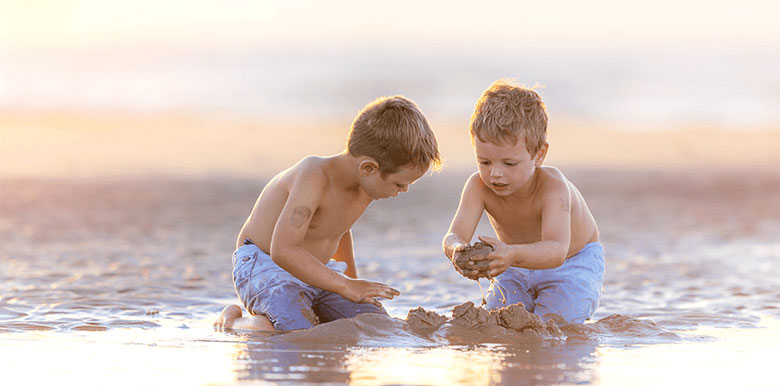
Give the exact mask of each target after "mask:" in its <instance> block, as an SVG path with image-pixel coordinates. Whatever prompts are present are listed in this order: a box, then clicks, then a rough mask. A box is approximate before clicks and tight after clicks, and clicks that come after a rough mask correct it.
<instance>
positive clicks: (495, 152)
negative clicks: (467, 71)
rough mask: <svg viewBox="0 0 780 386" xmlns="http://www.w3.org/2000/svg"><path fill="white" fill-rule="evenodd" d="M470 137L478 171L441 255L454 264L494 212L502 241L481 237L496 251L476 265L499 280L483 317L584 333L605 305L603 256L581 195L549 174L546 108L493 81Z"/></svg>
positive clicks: (472, 274) (469, 273) (532, 96)
mask: <svg viewBox="0 0 780 386" xmlns="http://www.w3.org/2000/svg"><path fill="white" fill-rule="evenodd" d="M470 133H471V142H472V145H473V146H474V152H475V154H476V158H477V163H478V168H479V171H478V172H476V173H474V174H472V175H471V177H469V179H468V180H467V181H466V184H465V186H464V188H463V192H462V195H461V199H460V205H459V206H458V210H457V212H456V213H455V217H454V218H453V220H452V224H451V225H450V229H449V231H448V233H447V235H446V236H445V237H444V240H443V242H442V244H443V248H444V253H445V254H446V255H447V256H448V257H449V258H450V259H451V260H453V261H454V259H453V257H454V255H457V254H458V253H459V252H461V251H463V250H464V249H465V248H466V247H468V246H469V242H470V240H471V238H472V236H473V235H474V231H475V230H476V227H477V224H478V223H479V219H480V217H481V216H482V212H483V211H484V212H487V215H488V219H489V220H490V223H491V225H492V226H493V229H494V230H495V232H496V235H497V236H498V238H497V239H496V238H493V237H488V236H483V235H480V236H479V239H480V240H481V241H483V242H485V243H487V244H490V245H491V246H492V247H493V250H492V251H491V252H490V253H489V254H488V255H486V256H482V257H477V258H474V259H473V260H476V261H479V260H488V261H490V265H489V271H488V273H489V275H490V276H492V277H493V278H494V279H495V280H494V281H493V283H492V284H491V287H490V290H489V291H488V296H487V298H486V300H487V304H486V307H487V308H488V309H496V308H501V307H505V306H508V305H510V304H515V303H522V304H523V305H524V306H525V308H526V310H528V311H529V312H533V313H535V314H537V315H538V316H540V317H542V318H543V319H545V320H547V319H553V320H555V321H556V322H558V323H559V324H560V323H564V324H565V323H583V322H584V321H585V319H588V318H589V317H590V316H591V315H592V314H593V312H594V311H595V310H596V308H597V307H598V304H599V298H600V297H601V287H602V283H603V281H604V249H603V248H602V246H601V244H600V243H599V231H598V227H597V226H596V221H595V220H594V218H593V215H592V214H591V213H590V210H589V209H588V205H587V204H586V203H585V199H584V198H583V197H582V194H580V192H579V191H578V190H577V188H576V187H575V186H574V184H572V183H571V182H570V181H569V180H568V179H566V177H565V176H564V175H563V173H561V171H560V170H558V169H556V168H554V167H551V166H542V161H544V158H545V156H546V155H547V150H548V148H549V144H548V143H547V112H546V111H545V105H544V103H543V102H542V98H541V97H540V96H539V94H537V93H536V92H535V91H533V90H531V89H527V88H524V87H521V86H517V85H514V84H512V83H509V82H506V81H501V80H499V81H496V82H495V83H493V84H492V85H491V86H490V87H489V88H488V89H487V90H485V92H484V93H483V94H482V97H481V98H480V99H479V100H478V101H477V104H476V107H475V111H474V114H473V115H472V117H471V123H470ZM469 264H470V265H474V263H473V262H472V263H469ZM453 265H454V264H453ZM455 269H456V270H457V271H458V272H459V273H461V274H462V275H463V276H466V277H469V278H476V277H477V275H478V274H479V271H477V270H468V269H466V270H461V269H460V268H458V267H457V265H455Z"/></svg>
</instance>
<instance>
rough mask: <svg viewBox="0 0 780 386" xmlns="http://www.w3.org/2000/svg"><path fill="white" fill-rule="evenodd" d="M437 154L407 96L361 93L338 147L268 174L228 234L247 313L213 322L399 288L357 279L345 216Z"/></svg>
mask: <svg viewBox="0 0 780 386" xmlns="http://www.w3.org/2000/svg"><path fill="white" fill-rule="evenodd" d="M440 164H441V156H440V154H439V151H438V145H437V143H436V138H435V137H434V134H433V131H431V129H430V127H429V126H428V122H427V120H426V119H425V116H424V115H423V114H422V112H421V111H420V109H419V108H418V107H417V105H416V104H415V103H414V102H412V101H411V100H409V99H407V98H405V97H403V96H393V97H383V98H379V99H377V100H375V101H373V102H371V103H369V104H368V105H367V106H366V107H365V108H364V109H363V110H362V111H361V112H360V113H359V114H358V116H357V117H356V118H355V120H354V122H353V123H352V128H351V130H350V133H349V138H348V140H347V146H346V149H345V150H344V151H343V152H342V153H339V154H336V155H333V156H329V157H319V156H309V157H306V158H304V159H303V160H301V161H299V162H298V163H297V164H295V165H293V166H292V167H291V168H289V169H287V170H284V171H283V172H281V173H279V174H278V175H276V177H274V178H273V179H271V181H270V182H268V184H267V185H266V186H265V188H263V190H262V192H261V193H260V196H259V197H258V199H257V202H256V203H255V206H254V208H253V209H252V212H251V213H250V214H249V217H248V218H247V220H246V222H245V223H244V226H243V228H242V229H241V232H240V233H239V235H238V240H237V244H236V248H237V249H236V251H235V253H234V254H233V282H234V284H235V288H236V293H237V294H238V297H239V299H240V300H241V302H242V303H243V305H244V307H245V308H246V309H247V311H248V312H249V314H250V316H248V317H242V312H241V308H240V307H238V306H236V305H229V306H227V307H225V309H224V310H223V311H222V314H221V315H220V316H219V318H218V319H217V321H216V322H215V323H214V324H215V326H217V327H222V328H237V329H254V330H267V331H274V330H278V331H288V330H295V329H302V328H309V327H312V326H314V325H316V324H318V323H324V322H328V321H331V320H335V319H341V318H349V317H354V316H355V315H357V314H361V313H366V312H370V313H382V314H386V312H385V310H384V308H383V307H382V305H381V304H380V303H379V302H378V301H377V300H376V299H375V298H376V297H382V298H387V299H392V298H393V297H394V296H397V295H399V294H400V293H399V292H398V291H397V290H395V289H393V288H391V287H389V286H387V285H386V284H383V283H378V282H372V281H368V280H360V279H358V278H357V271H356V268H355V262H354V253H353V249H352V231H351V227H352V224H354V223H355V221H357V219H358V218H359V217H360V216H361V215H362V214H363V211H365V209H366V207H367V206H368V205H369V204H370V203H371V202H372V201H374V200H376V199H380V198H387V197H393V196H396V195H398V194H399V193H401V192H406V191H407V190H408V189H409V185H411V184H413V183H414V182H415V181H416V180H417V179H419V178H420V177H421V176H422V175H423V174H425V172H426V171H427V170H428V168H430V167H431V166H433V167H434V168H438V167H439V166H440Z"/></svg>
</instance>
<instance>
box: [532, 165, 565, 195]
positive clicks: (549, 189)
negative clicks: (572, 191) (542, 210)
mask: <svg viewBox="0 0 780 386" xmlns="http://www.w3.org/2000/svg"><path fill="white" fill-rule="evenodd" d="M570 184H571V182H570V181H569V179H568V178H566V176H565V175H564V174H563V172H562V171H561V170H560V169H558V168H556V167H555V166H548V165H543V166H540V167H539V188H540V189H539V195H540V196H541V197H542V199H544V198H545V197H550V196H556V197H557V196H559V195H560V194H566V195H568V192H569V186H570Z"/></svg>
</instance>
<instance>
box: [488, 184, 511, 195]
mask: <svg viewBox="0 0 780 386" xmlns="http://www.w3.org/2000/svg"><path fill="white" fill-rule="evenodd" d="M490 191H492V192H493V193H494V194H495V195H497V196H508V195H510V194H512V192H514V190H510V189H509V186H505V187H503V188H502V189H499V188H496V187H494V186H491V187H490Z"/></svg>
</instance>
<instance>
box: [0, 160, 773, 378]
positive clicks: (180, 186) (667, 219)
mask: <svg viewBox="0 0 780 386" xmlns="http://www.w3.org/2000/svg"><path fill="white" fill-rule="evenodd" d="M564 171H565V172H566V174H567V175H568V176H569V178H570V179H571V180H572V181H573V182H574V183H575V184H576V185H577V186H578V187H579V189H580V190H581V192H582V193H583V195H584V196H585V197H586V198H587V200H588V203H589V205H590V207H591V210H592V211H593V213H594V215H595V217H596V220H597V221H598V223H599V227H600V231H601V241H602V243H603V244H604V246H605V249H606V251H607V274H606V281H605V285H604V288H605V293H604V295H603V297H602V300H601V306H600V308H599V309H598V311H597V312H596V314H595V315H594V317H593V320H592V321H589V322H588V323H586V324H585V326H580V327H569V328H563V329H562V331H563V333H564V334H565V335H566V338H565V339H562V340H561V339H545V338H539V337H536V338H529V337H515V338H512V339H505V338H501V337H496V336H491V335H490V334H487V333H484V331H470V330H455V329H445V330H441V331H439V332H436V333H419V332H415V331H413V330H410V329H408V328H407V327H406V326H405V324H404V322H403V320H404V319H405V318H406V316H407V313H408V312H409V310H411V309H414V308H416V307H418V306H422V307H423V308H425V309H426V310H429V311H434V312H437V313H439V314H441V315H444V316H446V317H448V318H449V317H451V314H452V310H453V307H455V306H457V305H459V304H461V303H463V302H466V301H472V302H474V303H476V304H479V301H480V299H481V294H480V288H479V287H478V286H477V284H476V283H475V282H474V281H470V280H467V279H464V278H462V277H461V276H459V275H458V274H457V273H456V272H455V271H454V270H453V269H452V267H451V266H450V265H449V262H448V261H447V259H446V257H444V255H443V254H442V252H441V248H440V243H441V237H442V236H443V234H444V232H446V229H447V226H448V225H449V221H450V220H451V216H452V215H453V212H454V210H455V208H456V206H457V202H458V198H459V194H460V188H461V186H462V182H463V181H464V180H465V178H466V176H467V175H468V172H467V171H465V170H462V171H457V170H446V169H445V170H444V171H442V172H439V173H433V174H431V175H428V176H425V177H423V178H422V179H421V180H420V181H419V182H417V183H416V184H415V185H414V186H413V187H412V189H410V191H409V192H408V193H406V194H403V195H401V196H400V197H399V198H395V199H390V200H380V201H377V202H375V203H372V204H371V206H369V208H368V210H367V212H366V213H365V214H364V215H363V217H362V218H361V219H360V220H359V221H358V222H357V224H356V225H355V227H354V228H353V232H354V237H355V250H356V260H357V267H358V274H359V275H360V276H361V277H363V278H368V279H372V280H378V281H383V282H385V283H388V284H390V285H392V286H394V287H395V288H397V289H399V290H400V291H401V296H400V297H397V298H396V299H394V300H392V301H384V302H383V304H384V305H385V307H386V308H387V310H388V312H389V314H390V316H391V318H386V319H383V320H368V321H366V320H361V318H355V319H354V320H347V321H338V322H334V323H331V325H330V326H328V325H327V324H326V325H320V326H317V327H315V328H314V329H312V330H310V331H308V332H306V333H304V334H302V333H290V334H278V335H274V334H266V333H248V332H238V331H217V330H215V329H214V328H212V327H211V323H212V322H213V320H214V318H216V316H217V315H218V314H219V312H220V310H221V309H222V307H224V306H225V305H226V304H237V300H236V298H235V294H234V292H233V288H232V283H231V277H230V274H231V264H230V254H231V253H232V250H233V247H234V245H235V237H236V233H237V231H238V229H239V228H240V225H241V223H242V222H243V220H244V218H245V216H246V214H247V213H248V211H249V209H251V206H252V204H253V203H254V200H255V198H256V196H257V193H258V192H259V190H260V189H261V188H262V186H263V184H264V183H265V181H266V180H267V178H268V176H264V177H257V178H250V177H246V176H244V177H208V176H199V177H182V176H177V177H164V176H156V177H105V178H98V177H94V178H3V179H2V185H1V186H0V234H1V235H2V248H1V250H0V260H1V261H2V265H1V266H0V279H1V280H0V283H1V284H0V286H1V287H0V288H1V289H2V290H1V291H0V370H1V372H2V374H4V375H3V376H2V377H3V380H4V381H5V380H8V381H10V383H9V384H34V383H39V382H55V381H57V382H59V381H64V382H67V383H74V382H80V383H83V384H93V383H100V379H102V377H105V376H110V377H112V379H115V380H116V381H117V383H119V384H138V383H143V384H163V383H170V382H175V383H187V384H234V383H254V382H257V381H260V382H270V383H317V384H321V383H325V384H328V383H330V384H343V383H354V384H399V383H401V384H572V383H599V384H627V383H631V384H658V383H662V382H671V383H686V382H696V383H698V382H710V383H720V384H725V383H731V382H737V383H745V384H771V383H772V379H769V378H765V377H762V376H761V375H760V374H762V373H764V372H766V371H769V367H768V366H770V363H771V362H770V361H771V358H773V357H776V355H777V354H779V353H780V349H778V347H780V341H778V339H780V338H778V336H780V308H779V307H780V284H778V281H777V279H776V278H777V277H778V275H780V265H779V264H777V262H776V259H777V258H778V257H780V243H778V239H777V236H776V235H777V234H778V231H780V207H778V205H777V204H776V203H775V198H776V197H777V195H778V193H780V177H778V176H777V175H776V173H771V172H770V171H761V170H757V171H752V172H746V171H744V170H742V171H728V170H726V171H714V170H688V171H685V170H668V169H665V170H662V169H658V170H653V169H633V170H626V169H605V168H568V169H566V168H564ZM484 220H485V219H484V218H483V222H482V224H481V225H480V228H479V230H478V232H481V233H484V234H491V235H492V231H491V230H490V227H489V225H488V224H487V223H486V221H484ZM487 284H488V283H487V281H485V280H483V281H482V285H483V288H485V289H486V288H487ZM339 334H340V335H339ZM334 337H338V339H334ZM41 363H45V364H46V365H45V366H41ZM4 383H5V382H4Z"/></svg>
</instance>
